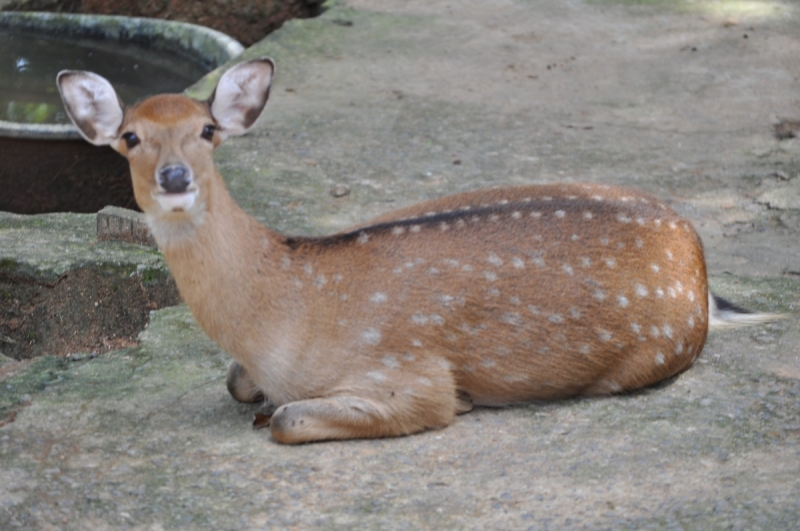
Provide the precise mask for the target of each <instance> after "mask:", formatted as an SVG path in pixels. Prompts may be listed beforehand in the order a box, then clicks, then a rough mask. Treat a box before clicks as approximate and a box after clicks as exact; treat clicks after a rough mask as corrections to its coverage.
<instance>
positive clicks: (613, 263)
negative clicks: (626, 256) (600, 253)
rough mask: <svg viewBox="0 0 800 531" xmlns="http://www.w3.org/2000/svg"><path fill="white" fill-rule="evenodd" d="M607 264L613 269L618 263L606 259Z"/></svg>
mask: <svg viewBox="0 0 800 531" xmlns="http://www.w3.org/2000/svg"><path fill="white" fill-rule="evenodd" d="M605 262H606V265H607V266H608V267H611V268H613V267H614V266H615V265H617V261H616V260H614V259H613V258H606V260H605Z"/></svg>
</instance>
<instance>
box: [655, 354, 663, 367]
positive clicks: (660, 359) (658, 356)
mask: <svg viewBox="0 0 800 531" xmlns="http://www.w3.org/2000/svg"><path fill="white" fill-rule="evenodd" d="M655 360H656V365H664V355H663V354H662V353H660V352H656V358H655Z"/></svg>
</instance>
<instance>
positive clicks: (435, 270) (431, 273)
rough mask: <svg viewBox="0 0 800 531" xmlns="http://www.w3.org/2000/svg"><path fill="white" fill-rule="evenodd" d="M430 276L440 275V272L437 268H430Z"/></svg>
mask: <svg viewBox="0 0 800 531" xmlns="http://www.w3.org/2000/svg"><path fill="white" fill-rule="evenodd" d="M428 274H429V275H438V274H439V270H438V269H437V268H435V267H429V268H428Z"/></svg>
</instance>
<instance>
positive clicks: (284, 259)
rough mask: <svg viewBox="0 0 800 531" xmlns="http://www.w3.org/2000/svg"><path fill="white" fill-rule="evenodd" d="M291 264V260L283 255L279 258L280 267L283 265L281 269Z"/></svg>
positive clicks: (287, 267)
mask: <svg viewBox="0 0 800 531" xmlns="http://www.w3.org/2000/svg"><path fill="white" fill-rule="evenodd" d="M291 266H292V261H291V260H289V259H288V258H287V257H285V256H284V257H283V258H281V267H283V269H289V268H290V267H291Z"/></svg>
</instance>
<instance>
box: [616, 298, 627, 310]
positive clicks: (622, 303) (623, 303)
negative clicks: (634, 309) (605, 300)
mask: <svg viewBox="0 0 800 531" xmlns="http://www.w3.org/2000/svg"><path fill="white" fill-rule="evenodd" d="M617 303H618V304H619V305H620V306H621V307H622V308H627V307H628V297H626V296H625V295H620V296H619V297H617Z"/></svg>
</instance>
